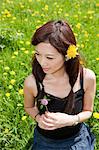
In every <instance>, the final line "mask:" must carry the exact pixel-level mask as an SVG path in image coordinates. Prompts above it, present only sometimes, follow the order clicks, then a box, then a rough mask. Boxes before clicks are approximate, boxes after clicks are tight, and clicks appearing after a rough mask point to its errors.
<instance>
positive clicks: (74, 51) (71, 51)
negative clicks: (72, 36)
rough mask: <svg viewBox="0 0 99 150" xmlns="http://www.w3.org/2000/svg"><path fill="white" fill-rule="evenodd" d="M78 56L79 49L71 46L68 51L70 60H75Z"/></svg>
mask: <svg viewBox="0 0 99 150" xmlns="http://www.w3.org/2000/svg"><path fill="white" fill-rule="evenodd" d="M77 54H78V53H77V48H76V46H75V45H70V46H69V48H68V50H67V57H68V58H69V59H71V58H75V57H76V55H77Z"/></svg>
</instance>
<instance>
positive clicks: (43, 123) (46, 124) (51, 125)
mask: <svg viewBox="0 0 99 150" xmlns="http://www.w3.org/2000/svg"><path fill="white" fill-rule="evenodd" d="M42 125H44V126H45V127H49V128H50V127H53V126H54V124H52V123H47V122H45V121H44V120H43V121H42Z"/></svg>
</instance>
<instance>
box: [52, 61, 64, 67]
mask: <svg viewBox="0 0 99 150" xmlns="http://www.w3.org/2000/svg"><path fill="white" fill-rule="evenodd" d="M63 65H64V60H63V59H61V60H56V61H55V62H53V66H55V67H57V68H58V67H61V66H63Z"/></svg>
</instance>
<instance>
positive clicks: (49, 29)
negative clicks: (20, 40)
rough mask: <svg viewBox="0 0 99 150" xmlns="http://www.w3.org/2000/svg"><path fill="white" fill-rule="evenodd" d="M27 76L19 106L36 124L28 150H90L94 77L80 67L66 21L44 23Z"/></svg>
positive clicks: (78, 57) (36, 38)
mask: <svg viewBox="0 0 99 150" xmlns="http://www.w3.org/2000/svg"><path fill="white" fill-rule="evenodd" d="M32 45H34V46H35V55H34V58H33V63H32V74H31V75H29V76H28V77H27V78H26V80H25V82H24V107H25V110H26V112H27V113H28V114H29V115H30V116H31V117H32V118H33V119H34V118H35V120H36V122H37V126H36V128H35V130H34V141H33V147H32V150H51V149H53V150H93V149H94V141H95V138H94V135H93V134H92V133H91V132H90V129H89V127H88V126H87V125H86V124H85V123H84V121H86V120H87V119H88V118H90V117H91V115H92V111H93V103H94V96H95V90H96V81H95V74H94V72H93V71H91V70H90V69H88V68H85V67H83V66H81V65H80V56H79V53H78V52H77V47H76V40H75V36H74V34H73V31H72V30H71V28H70V26H69V25H68V23H67V22H65V21H63V20H59V21H49V22H47V23H46V24H44V25H43V26H41V27H40V28H38V29H37V30H36V32H35V33H34V35H33V37H32Z"/></svg>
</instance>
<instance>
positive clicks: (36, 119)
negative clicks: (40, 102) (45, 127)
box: [34, 112, 40, 122]
mask: <svg viewBox="0 0 99 150" xmlns="http://www.w3.org/2000/svg"><path fill="white" fill-rule="evenodd" d="M39 116H40V114H39V112H38V113H37V114H36V115H35V117H34V118H35V121H37V122H38V118H39Z"/></svg>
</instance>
